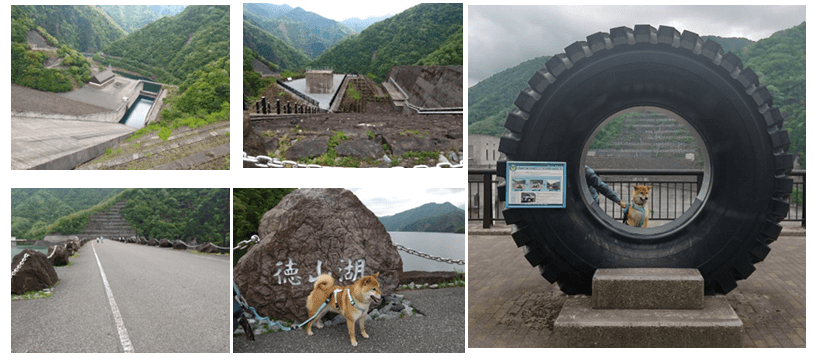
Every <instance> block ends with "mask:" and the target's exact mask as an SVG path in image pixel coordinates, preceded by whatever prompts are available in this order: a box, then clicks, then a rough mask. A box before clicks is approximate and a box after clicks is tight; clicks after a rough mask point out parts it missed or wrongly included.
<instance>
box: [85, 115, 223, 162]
mask: <svg viewBox="0 0 814 360" xmlns="http://www.w3.org/2000/svg"><path fill="white" fill-rule="evenodd" d="M228 168H229V122H228V121H222V122H217V123H214V124H209V125H206V126H202V127H199V128H195V129H190V128H186V127H181V128H177V129H174V130H172V134H171V135H170V136H169V137H168V138H167V140H163V139H161V138H160V137H159V136H158V133H157V132H152V133H149V134H145V135H143V136H142V137H140V138H138V139H136V140H132V141H125V142H123V143H121V144H119V145H117V146H115V147H113V148H109V149H107V151H106V152H105V154H104V155H101V156H99V157H97V158H95V159H93V160H91V161H89V162H87V163H85V164H82V165H80V166H78V167H77V170H98V169H103V170H104V169H110V170H129V169H155V170H198V169H204V170H222V169H228Z"/></svg>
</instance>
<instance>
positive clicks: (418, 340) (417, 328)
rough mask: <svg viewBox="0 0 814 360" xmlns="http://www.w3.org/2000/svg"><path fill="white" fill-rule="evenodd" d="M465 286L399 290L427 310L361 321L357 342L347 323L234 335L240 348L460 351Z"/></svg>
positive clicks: (463, 320) (416, 305)
mask: <svg viewBox="0 0 814 360" xmlns="http://www.w3.org/2000/svg"><path fill="white" fill-rule="evenodd" d="M464 292H465V289H464V288H461V287H456V288H446V289H434V290H433V289H426V290H407V291H399V293H400V294H403V295H404V298H405V299H407V300H410V301H412V304H413V306H414V307H415V308H416V309H417V310H418V311H419V312H421V313H422V314H424V315H425V316H423V317H412V318H403V319H396V320H379V321H367V322H365V330H367V333H368V335H370V338H369V339H365V338H363V337H362V336H361V335H360V333H359V327H358V326H357V327H356V341H358V342H359V345H358V346H357V347H353V346H351V345H350V338H349V336H348V328H347V326H346V325H345V324H341V325H336V326H330V327H324V328H322V329H317V328H314V335H313V336H308V335H306V334H305V330H304V329H299V330H292V331H288V332H276V333H269V334H262V335H258V336H256V340H255V341H249V340H246V337H245V336H236V337H234V347H233V350H234V352H235V353H238V352H284V353H302V352H331V353H346V352H388V353H401V352H430V353H433V352H461V353H462V352H464V334H465V331H464V326H465V319H464V311H465V299H464Z"/></svg>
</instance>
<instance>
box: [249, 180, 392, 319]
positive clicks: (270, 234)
mask: <svg viewBox="0 0 814 360" xmlns="http://www.w3.org/2000/svg"><path fill="white" fill-rule="evenodd" d="M258 235H259V236H260V239H261V241H260V243H258V244H256V245H254V246H252V247H251V248H250V249H249V251H248V252H247V253H246V255H243V257H241V258H240V261H238V263H237V266H235V268H234V271H233V275H234V281H235V283H236V284H237V286H238V288H239V289H240V291H241V293H242V294H243V296H244V297H245V298H246V301H247V302H248V303H249V305H250V306H253V307H255V308H256V309H257V311H258V312H259V313H260V314H261V315H263V316H270V317H275V318H278V319H286V320H289V321H296V322H300V321H304V320H306V319H307V318H308V316H307V310H306V308H305V302H306V299H307V298H308V294H310V292H311V290H313V288H314V281H315V280H316V278H317V277H318V276H319V275H320V274H321V273H332V274H333V276H334V278H335V279H336V280H337V284H338V285H350V284H351V283H353V282H354V281H355V280H357V279H359V278H361V277H362V276H365V275H373V274H374V273H377V272H378V273H379V277H378V278H379V284H380V286H381V290H382V292H384V293H387V292H390V291H392V290H393V289H394V288H395V287H396V286H397V285H398V284H399V280H400V278H401V276H402V261H401V257H400V256H399V253H398V250H396V246H395V245H393V242H392V240H391V239H390V234H388V233H387V230H385V228H384V225H382V223H381V222H380V221H379V219H378V218H377V217H376V215H375V214H373V212H371V211H370V210H368V209H367V207H365V205H364V204H362V202H361V201H359V199H357V198H356V196H355V195H353V193H351V192H350V191H347V190H343V189H299V190H295V191H293V192H291V193H290V194H288V195H287V196H286V197H284V198H283V199H282V200H281V201H280V203H279V204H277V206H275V207H274V208H273V209H271V210H269V211H268V212H266V213H265V214H264V215H263V218H262V220H261V221H260V227H259V229H258Z"/></svg>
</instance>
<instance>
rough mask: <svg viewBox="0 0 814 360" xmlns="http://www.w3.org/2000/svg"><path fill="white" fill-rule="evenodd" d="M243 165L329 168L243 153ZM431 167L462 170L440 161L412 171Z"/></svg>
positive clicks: (457, 166) (419, 166) (461, 165)
mask: <svg viewBox="0 0 814 360" xmlns="http://www.w3.org/2000/svg"><path fill="white" fill-rule="evenodd" d="M243 163H244V164H252V165H254V167H258V168H275V169H279V168H330V166H322V165H317V164H300V163H298V162H296V161H292V160H282V161H281V160H280V159H276V158H271V157H268V156H263V155H258V156H249V155H248V154H246V153H245V152H244V153H243ZM431 167H435V168H463V167H464V162H463V161H461V163H460V164H453V163H451V162H449V161H442V162H439V163H437V164H435V166H428V165H416V166H413V168H414V169H428V168H431ZM391 169H404V167H403V166H394V167H392V168H391Z"/></svg>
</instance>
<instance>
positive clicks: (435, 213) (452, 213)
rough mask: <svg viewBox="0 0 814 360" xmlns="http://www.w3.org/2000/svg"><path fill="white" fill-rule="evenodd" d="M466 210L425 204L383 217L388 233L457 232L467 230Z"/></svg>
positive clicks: (448, 204) (446, 204)
mask: <svg viewBox="0 0 814 360" xmlns="http://www.w3.org/2000/svg"><path fill="white" fill-rule="evenodd" d="M464 215H465V214H464V210H463V209H460V208H458V207H456V206H455V205H452V204H451V203H448V202H447V203H443V204H436V203H431V204H424V205H421V206H419V207H417V208H415V209H410V210H407V211H403V212H400V213H398V214H395V215H391V216H382V217H380V218H379V221H381V222H382V224H383V225H384V227H385V229H387V231H419V232H456V233H463V232H464V229H465V220H464V217H465V216H464Z"/></svg>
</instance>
